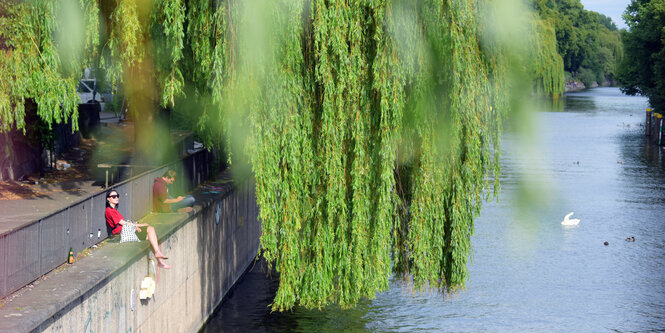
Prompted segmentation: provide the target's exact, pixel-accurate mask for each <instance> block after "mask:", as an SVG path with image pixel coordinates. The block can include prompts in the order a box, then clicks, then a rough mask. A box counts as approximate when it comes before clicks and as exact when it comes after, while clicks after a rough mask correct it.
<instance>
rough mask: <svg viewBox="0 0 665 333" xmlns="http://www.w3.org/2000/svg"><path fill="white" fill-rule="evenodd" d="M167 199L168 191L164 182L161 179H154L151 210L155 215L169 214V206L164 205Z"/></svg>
mask: <svg viewBox="0 0 665 333" xmlns="http://www.w3.org/2000/svg"><path fill="white" fill-rule="evenodd" d="M168 198H169V190H168V189H167V188H166V181H165V180H164V178H162V177H157V178H155V183H154V184H152V210H153V211H155V212H157V213H170V212H171V205H170V204H167V203H164V200H166V199H168Z"/></svg>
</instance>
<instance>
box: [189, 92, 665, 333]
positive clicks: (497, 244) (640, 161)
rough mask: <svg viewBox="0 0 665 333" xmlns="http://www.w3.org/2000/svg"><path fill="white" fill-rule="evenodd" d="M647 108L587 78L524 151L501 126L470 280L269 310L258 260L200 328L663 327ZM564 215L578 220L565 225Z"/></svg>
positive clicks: (268, 289)
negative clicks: (494, 190) (496, 189)
mask: <svg viewBox="0 0 665 333" xmlns="http://www.w3.org/2000/svg"><path fill="white" fill-rule="evenodd" d="M646 107H647V102H646V99H645V98H642V97H629V96H624V95H622V94H621V93H620V91H619V90H618V89H616V88H597V89H591V90H587V91H583V92H578V93H571V94H568V95H566V96H565V97H564V98H563V99H562V100H561V101H560V103H559V104H558V105H557V106H556V107H543V108H542V109H543V111H540V112H537V113H535V115H534V116H535V120H534V124H533V126H534V132H536V133H537V136H536V137H535V138H531V139H529V140H528V142H530V143H531V145H530V147H531V148H530V149H526V150H525V149H524V147H523V146H524V145H523V144H522V143H523V142H525V141H526V140H524V139H523V138H519V137H517V136H515V135H514V134H511V133H506V134H505V135H504V137H503V147H502V149H503V156H502V176H501V183H502V191H501V192H500V194H499V199H498V202H497V201H496V200H494V201H491V202H487V203H485V205H484V207H483V210H482V212H481V216H480V217H479V218H478V219H477V220H476V222H475V234H474V236H473V238H472V243H473V263H472V264H471V265H470V266H469V269H470V278H469V280H468V282H467V286H466V289H465V290H463V291H461V292H459V293H457V294H455V295H448V296H445V297H443V296H442V295H440V294H438V293H436V292H419V293H416V292H414V291H413V290H412V289H411V288H410V287H409V285H408V284H404V283H401V282H399V281H393V282H392V284H391V289H390V290H389V291H387V292H384V293H381V294H379V295H377V297H376V299H374V300H370V301H365V302H363V303H361V304H360V305H359V306H357V307H356V308H354V309H351V310H340V309H338V308H336V307H330V308H327V309H324V310H322V311H318V310H303V309H295V310H293V311H292V312H287V313H281V314H280V313H270V311H269V309H268V304H270V302H271V300H272V297H273V295H274V292H275V290H276V288H277V280H276V279H275V278H268V277H266V274H265V268H263V266H262V264H260V263H257V264H256V265H255V266H254V268H253V269H252V270H251V271H250V272H249V273H247V274H246V275H245V277H244V278H243V280H242V282H240V283H239V284H238V285H237V286H236V288H235V289H234V290H233V292H232V294H230V295H229V296H228V297H227V298H226V300H225V301H224V302H223V304H221V306H220V307H219V308H218V309H217V310H216V313H215V315H214V316H213V317H212V318H211V319H210V321H209V323H208V325H207V326H206V327H204V328H203V329H202V331H203V332H247V331H258V332H338V331H354V332H358V331H361V332H362V331H368V332H427V331H429V332H482V331H485V332H517V331H529V332H607V331H612V332H645V331H665V166H664V164H663V159H664V157H663V156H664V155H665V150H661V149H659V148H657V147H653V146H651V145H649V144H647V143H646V140H645V138H644V127H643V124H644V117H645V116H644V113H645V112H644V110H645V109H646ZM525 151H526V153H525ZM529 180H530V181H529ZM569 212H575V214H574V215H573V216H572V217H573V218H579V219H580V220H581V222H580V223H579V225H578V226H576V227H564V226H562V225H561V221H562V220H563V218H564V216H565V215H566V214H567V213H569ZM627 237H634V238H635V241H634V242H628V241H626V240H625V239H626V238H627ZM604 242H608V243H609V245H604Z"/></svg>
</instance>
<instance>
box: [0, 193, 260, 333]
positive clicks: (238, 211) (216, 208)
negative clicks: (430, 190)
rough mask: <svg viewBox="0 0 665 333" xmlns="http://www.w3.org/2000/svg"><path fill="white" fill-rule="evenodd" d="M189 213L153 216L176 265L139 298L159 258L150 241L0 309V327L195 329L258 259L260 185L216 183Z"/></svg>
mask: <svg viewBox="0 0 665 333" xmlns="http://www.w3.org/2000/svg"><path fill="white" fill-rule="evenodd" d="M212 186H217V188H216V189H214V190H212V191H210V190H209V191H207V192H202V194H201V195H197V198H199V197H200V198H202V199H201V200H200V201H199V202H197V204H196V205H195V207H194V208H195V211H194V213H189V214H150V215H148V216H147V217H146V218H144V219H142V220H141V221H140V222H145V223H149V224H150V225H153V226H155V229H156V231H157V235H158V236H159V238H160V240H161V244H162V245H161V246H162V250H163V252H164V253H165V254H166V255H167V256H168V257H169V259H168V263H169V264H171V265H172V266H173V268H172V269H168V270H166V269H157V270H156V276H155V277H156V280H157V286H156V290H155V294H154V295H153V297H151V298H150V299H148V300H139V297H138V295H139V290H140V287H141V281H142V280H143V279H144V277H146V276H149V275H151V271H152V269H151V267H153V266H152V264H151V263H153V262H154V264H156V262H155V261H154V259H153V258H152V251H151V250H150V248H149V246H148V242H147V241H142V242H140V243H124V244H120V243H115V242H109V243H106V244H104V245H103V246H102V247H101V248H99V249H97V250H93V251H92V253H91V254H90V255H89V256H88V257H85V258H84V259H82V260H80V261H78V262H76V263H75V264H73V265H69V266H68V267H67V269H66V270H64V271H62V272H57V270H56V272H53V273H51V275H52V276H50V277H48V276H47V278H46V279H45V280H44V281H41V282H40V283H39V285H36V284H35V286H34V287H33V288H31V289H30V290H28V291H26V292H25V293H24V294H23V295H21V296H19V297H18V298H17V299H16V300H14V301H12V303H11V304H7V306H5V307H4V308H0V332H3V331H7V332H21V331H35V332H130V331H131V332H194V331H197V330H198V329H199V328H200V327H201V325H202V324H203V323H204V322H205V320H206V319H207V318H208V316H209V315H210V314H211V313H212V312H213V310H214V309H215V307H216V306H217V305H218V304H219V303H220V302H221V301H222V299H223V297H224V296H225V294H226V293H227V292H228V290H229V289H230V288H231V287H232V286H233V284H234V283H235V282H236V281H237V280H238V279H239V278H240V277H241V275H242V273H243V272H244V271H245V269H246V268H247V267H249V266H250V265H251V264H252V263H253V260H254V258H255V256H256V253H257V250H258V246H259V235H260V226H259V223H258V221H257V212H258V209H257V207H256V200H255V197H254V192H253V189H254V186H253V185H252V184H251V183H250V182H249V181H245V182H243V183H242V184H239V185H232V183H231V182H230V180H220V181H218V182H216V183H215V182H213V183H212Z"/></svg>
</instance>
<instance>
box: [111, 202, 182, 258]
mask: <svg viewBox="0 0 665 333" xmlns="http://www.w3.org/2000/svg"><path fill="white" fill-rule="evenodd" d="M119 202H120V196H119V195H118V192H117V191H116V190H110V191H108V192H106V211H105V212H104V217H105V218H106V223H107V224H108V225H109V227H111V233H112V234H113V235H114V236H115V235H118V234H120V231H121V230H122V226H123V225H124V224H126V223H128V222H127V221H126V220H125V218H124V217H123V216H122V214H120V212H118V209H117V208H118V203H119ZM135 226H136V231H137V232H141V228H140V227H146V232H147V234H148V235H147V237H146V239H147V240H148V241H149V242H150V245H152V251H153V252H154V253H155V258H157V266H159V267H161V268H171V265H169V264H167V263H166V262H165V261H164V260H165V259H168V257H167V256H165V255H164V254H163V253H162V250H160V249H159V241H158V240H157V234H156V233H155V228H153V227H152V226H151V225H148V224H147V223H136V224H135Z"/></svg>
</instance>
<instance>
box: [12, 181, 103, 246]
mask: <svg viewBox="0 0 665 333" xmlns="http://www.w3.org/2000/svg"><path fill="white" fill-rule="evenodd" d="M94 183H95V181H94V180H86V181H70V182H63V183H58V184H48V183H41V184H38V185H26V186H29V187H34V188H38V190H39V192H42V193H48V194H45V195H40V196H38V197H36V198H32V199H18V200H0V235H2V234H4V233H6V232H9V231H11V230H14V229H17V228H20V227H22V226H23V225H26V224H29V223H32V221H34V220H36V219H39V218H41V217H44V216H46V215H49V214H50V213H53V212H55V211H57V210H60V209H63V208H64V207H67V206H70V205H71V204H72V203H75V202H77V201H80V200H83V199H85V198H87V197H89V196H90V195H92V194H95V193H97V192H99V191H101V190H103V189H102V187H100V186H98V185H93V184H94Z"/></svg>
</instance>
